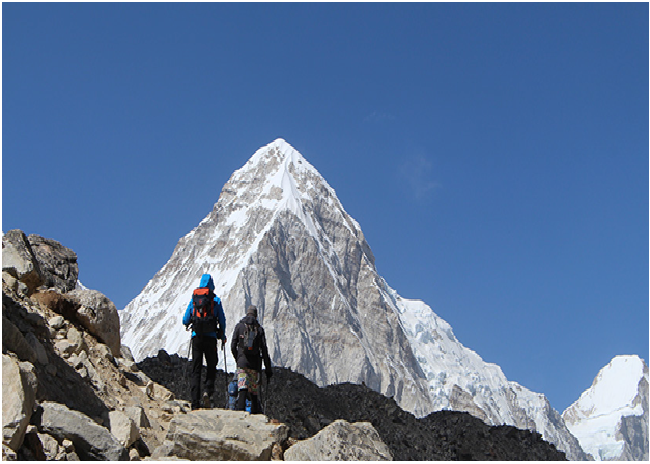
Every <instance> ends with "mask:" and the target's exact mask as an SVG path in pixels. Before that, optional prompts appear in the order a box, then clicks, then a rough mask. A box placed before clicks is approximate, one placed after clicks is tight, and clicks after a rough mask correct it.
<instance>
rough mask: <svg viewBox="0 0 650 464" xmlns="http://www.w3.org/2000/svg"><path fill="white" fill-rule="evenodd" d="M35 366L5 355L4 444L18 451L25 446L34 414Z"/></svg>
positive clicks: (3, 369) (3, 377)
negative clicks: (26, 432) (24, 441)
mask: <svg viewBox="0 0 650 464" xmlns="http://www.w3.org/2000/svg"><path fill="white" fill-rule="evenodd" d="M35 391H36V376H35V375H34V373H33V366H32V365H31V364H29V363H19V362H18V361H17V360H16V359H14V358H12V357H11V356H9V355H6V354H3V355H2V443H3V444H4V445H7V446H8V447H9V448H11V449H12V450H14V451H18V449H19V448H20V447H21V446H22V444H23V440H24V438H25V431H26V430H27V426H28V425H29V421H30V419H31V417H32V412H33V410H34V400H35Z"/></svg>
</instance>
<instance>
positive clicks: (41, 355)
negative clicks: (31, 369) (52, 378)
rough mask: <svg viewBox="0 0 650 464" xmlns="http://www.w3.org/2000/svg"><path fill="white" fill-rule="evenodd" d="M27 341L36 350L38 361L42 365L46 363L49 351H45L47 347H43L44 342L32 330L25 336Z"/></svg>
mask: <svg viewBox="0 0 650 464" xmlns="http://www.w3.org/2000/svg"><path fill="white" fill-rule="evenodd" d="M25 341H26V342H27V344H28V345H29V346H30V347H31V348H32V350H34V353H35V354H36V361H37V362H38V363H39V364H41V365H46V364H47V360H48V358H47V351H45V347H43V344H42V343H41V342H40V341H39V339H38V338H36V335H34V334H33V333H32V332H29V333H28V334H27V335H26V336H25Z"/></svg>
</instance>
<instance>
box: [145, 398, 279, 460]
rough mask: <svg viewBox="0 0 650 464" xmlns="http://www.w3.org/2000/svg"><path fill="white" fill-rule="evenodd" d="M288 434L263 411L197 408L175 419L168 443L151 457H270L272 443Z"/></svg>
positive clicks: (232, 458)
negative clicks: (258, 412) (261, 412)
mask: <svg viewBox="0 0 650 464" xmlns="http://www.w3.org/2000/svg"><path fill="white" fill-rule="evenodd" d="M287 436H288V428H287V426H286V425H284V424H273V423H270V422H268V419H267V418H266V416H263V415H261V414H255V415H251V414H248V413H247V412H241V411H228V410H222V409H213V410H197V411H192V412H191V413H189V414H181V415H177V416H175V417H174V419H172V421H171V423H170V425H169V430H168V432H167V436H166V439H165V442H164V443H163V445H161V446H160V447H158V448H157V449H156V451H154V453H153V454H152V458H154V459H158V458H163V457H170V456H175V457H178V458H183V459H190V460H214V461H223V460H243V461H263V460H270V459H271V450H272V449H273V445H274V444H276V443H277V444H279V443H281V442H283V441H284V440H286V439H287Z"/></svg>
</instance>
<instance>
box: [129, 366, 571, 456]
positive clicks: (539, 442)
mask: <svg viewBox="0 0 650 464" xmlns="http://www.w3.org/2000/svg"><path fill="white" fill-rule="evenodd" d="M188 364H189V362H188V361H187V360H186V359H185V358H182V357H179V356H178V355H175V354H174V355H171V356H169V355H167V353H165V354H164V355H163V354H159V356H156V357H153V358H146V359H144V360H143V361H142V362H140V363H138V367H139V368H140V369H141V370H142V372H144V373H146V375H147V376H148V377H150V378H151V379H152V380H154V381H155V382H157V383H160V384H162V385H164V386H165V387H167V388H168V389H169V390H170V391H172V392H173V393H174V395H175V396H176V397H177V398H183V399H188V398H189V382H188V380H187V379H188V377H187V374H186V372H187V371H188V367H189V366H188ZM230 378H231V375H226V373H224V372H223V371H218V372H217V380H216V385H215V394H214V398H213V400H214V403H215V404H216V405H217V406H220V407H223V406H225V405H226V402H227V393H226V388H227V382H228V380H229V379H230ZM267 391H268V397H267V398H266V399H265V400H263V402H264V403H265V405H266V415H267V416H268V417H270V418H272V419H276V420H278V421H279V422H281V423H284V424H287V425H288V426H289V440H304V439H307V438H310V437H312V436H314V435H315V434H317V433H318V432H319V431H321V430H322V429H323V428H325V427H327V426H328V425H330V424H332V423H333V422H334V421H336V420H337V419H344V420H346V421H348V422H368V423H370V424H372V426H373V427H374V428H375V429H376V431H377V432H378V434H379V436H380V437H381V440H382V441H383V442H384V443H385V444H386V445H387V446H388V449H389V450H390V453H391V454H392V457H393V459H394V460H397V461H405V460H480V461H486V460H497V461H501V460H527V461H536V460H551V461H558V460H566V457H565V454H564V453H563V452H561V451H558V450H557V449H556V448H555V446H554V445H552V444H550V443H548V442H546V441H544V440H543V439H542V437H541V435H539V434H538V433H535V432H531V431H528V430H520V429H517V428H515V427H512V426H498V427H493V426H488V425H486V424H485V423H484V422H483V421H481V420H480V419H477V418H475V417H473V416H471V415H470V414H468V413H465V412H455V411H441V412H435V413H432V414H430V415H429V416H427V417H424V418H422V419H416V418H415V416H414V415H413V414H411V413H409V412H406V411H403V410H402V409H401V408H400V407H399V406H397V403H396V402H395V400H394V399H392V398H387V397H385V396H383V395H382V394H380V393H377V392H375V391H373V390H371V389H370V388H368V387H366V386H364V385H353V384H349V383H346V384H339V385H330V386H327V387H323V388H321V387H318V386H317V385H315V384H314V383H312V382H311V381H309V380H308V379H306V378H305V377H304V376H303V375H301V374H298V373H296V372H292V371H291V370H290V369H284V368H275V369H274V376H273V378H272V381H271V383H270V384H269V385H268V388H267ZM222 405H223V406H222ZM323 459H324V458H323Z"/></svg>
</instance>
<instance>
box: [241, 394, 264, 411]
mask: <svg viewBox="0 0 650 464" xmlns="http://www.w3.org/2000/svg"><path fill="white" fill-rule="evenodd" d="M246 398H248V399H249V400H250V401H251V414H261V413H262V407H261V405H260V401H259V397H258V396H257V395H253V394H252V393H250V392H249V391H248V390H239V396H238V397H237V407H236V410H237V411H246Z"/></svg>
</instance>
